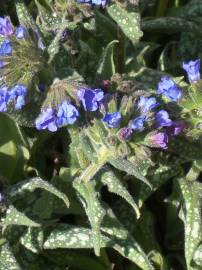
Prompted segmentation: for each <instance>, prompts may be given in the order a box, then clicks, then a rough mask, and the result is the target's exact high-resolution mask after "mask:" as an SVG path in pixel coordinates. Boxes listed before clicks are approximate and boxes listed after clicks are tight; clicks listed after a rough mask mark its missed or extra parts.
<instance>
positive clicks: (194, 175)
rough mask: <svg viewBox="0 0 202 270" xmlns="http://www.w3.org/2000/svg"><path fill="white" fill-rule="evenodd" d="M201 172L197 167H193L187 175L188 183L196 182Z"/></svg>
mask: <svg viewBox="0 0 202 270" xmlns="http://www.w3.org/2000/svg"><path fill="white" fill-rule="evenodd" d="M200 172H201V171H200V170H199V169H198V168H197V167H196V166H195V165H193V166H192V167H191V168H190V170H189V172H188V174H187V175H186V180H187V181H195V180H196V179H197V178H198V176H199V174H200Z"/></svg>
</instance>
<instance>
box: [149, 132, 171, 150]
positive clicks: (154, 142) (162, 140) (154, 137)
mask: <svg viewBox="0 0 202 270" xmlns="http://www.w3.org/2000/svg"><path fill="white" fill-rule="evenodd" d="M146 141H147V143H148V145H149V146H150V147H154V148H162V149H166V148H167V147H168V146H167V144H168V135H167V134H166V133H165V132H158V133H156V132H152V133H150V134H148V135H147V137H146Z"/></svg>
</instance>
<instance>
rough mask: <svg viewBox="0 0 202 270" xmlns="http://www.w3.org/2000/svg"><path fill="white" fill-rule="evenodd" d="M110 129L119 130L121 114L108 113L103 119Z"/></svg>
mask: <svg viewBox="0 0 202 270" xmlns="http://www.w3.org/2000/svg"><path fill="white" fill-rule="evenodd" d="M102 121H103V122H105V123H107V125H108V127H110V128H117V127H118V126H119V124H120V121H121V114H120V112H113V113H106V114H105V116H104V117H103V119H102Z"/></svg>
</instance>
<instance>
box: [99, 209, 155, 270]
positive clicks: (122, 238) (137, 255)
mask: <svg viewBox="0 0 202 270" xmlns="http://www.w3.org/2000/svg"><path fill="white" fill-rule="evenodd" d="M101 230H102V232H103V233H104V235H106V236H107V237H108V238H109V239H110V240H111V242H110V241H109V242H108V243H107V246H109V247H112V248H114V249H116V250H117V251H118V252H119V253H120V254H121V255H122V256H124V257H126V258H128V259H129V260H131V261H132V262H134V263H135V264H136V265H138V266H139V267H140V268H141V269H143V270H153V269H154V268H153V266H152V264H151V263H150V261H149V259H148V257H147V255H146V254H145V253H144V251H143V250H142V248H141V247H140V245H139V244H138V243H137V242H136V241H135V239H134V238H133V237H132V235H131V234H130V233H129V232H128V231H127V230H126V229H125V228H124V227H123V226H122V224H121V223H120V222H119V221H118V219H117V218H116V216H115V215H114V213H113V212H112V211H111V210H110V209H108V210H107V215H106V216H105V217H104V220H103V224H102V227H101Z"/></svg>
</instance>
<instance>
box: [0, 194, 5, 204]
mask: <svg viewBox="0 0 202 270" xmlns="http://www.w3.org/2000/svg"><path fill="white" fill-rule="evenodd" d="M3 201H4V195H3V193H1V192H0V203H2V202H3Z"/></svg>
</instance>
